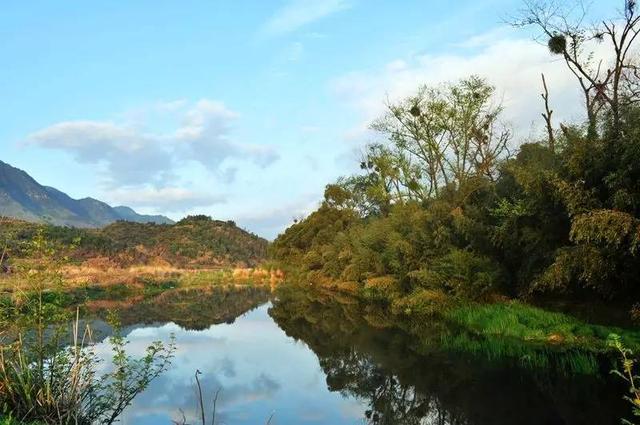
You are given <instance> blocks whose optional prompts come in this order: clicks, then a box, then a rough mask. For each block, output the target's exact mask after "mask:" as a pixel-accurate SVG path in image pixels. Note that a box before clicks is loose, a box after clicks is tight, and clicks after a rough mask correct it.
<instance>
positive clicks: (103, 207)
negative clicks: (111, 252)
mask: <svg viewBox="0 0 640 425" xmlns="http://www.w3.org/2000/svg"><path fill="white" fill-rule="evenodd" d="M0 216H6V217H12V218H18V219H22V220H26V221H33V222H39V223H51V224H55V225H58V226H71V227H87V228H90V227H102V226H106V225H108V224H110V223H114V222H116V221H119V220H125V221H132V222H137V223H158V224H172V223H173V221H172V220H171V219H169V218H168V217H165V216H162V215H144V214H138V213H137V212H135V211H134V210H133V209H131V208H129V207H125V206H117V207H112V206H110V205H108V204H106V203H105V202H102V201H99V200H97V199H93V198H82V199H73V198H71V197H70V196H69V195H67V194H66V193H64V192H61V191H60V190H58V189H55V188H53V187H49V186H43V185H41V184H40V183H38V182H37V181H36V180H34V179H33V178H32V177H31V176H30V175H29V174H27V173H26V172H24V171H23V170H20V169H18V168H15V167H12V166H11V165H9V164H7V163H5V162H2V161H0Z"/></svg>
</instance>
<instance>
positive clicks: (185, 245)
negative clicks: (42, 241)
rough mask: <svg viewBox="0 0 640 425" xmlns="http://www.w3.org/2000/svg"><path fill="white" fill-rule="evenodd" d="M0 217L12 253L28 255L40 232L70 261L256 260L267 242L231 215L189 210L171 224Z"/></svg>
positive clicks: (176, 263)
mask: <svg viewBox="0 0 640 425" xmlns="http://www.w3.org/2000/svg"><path fill="white" fill-rule="evenodd" d="M0 220H3V222H1V224H0V242H2V241H6V243H7V245H8V246H9V253H10V255H11V256H12V258H21V257H28V256H29V252H28V248H29V243H30V241H32V240H33V238H34V236H36V234H37V233H38V232H43V233H44V236H45V237H46V238H47V240H50V241H52V242H54V243H55V244H56V245H57V246H58V247H59V249H60V250H62V251H68V254H69V256H70V257H71V259H72V260H74V261H78V262H86V261H89V262H90V263H96V264H99V265H101V266H113V267H126V266H132V265H155V266H157V265H167V266H173V267H189V268H210V267H219V266H241V267H243V266H255V265H257V264H258V263H259V262H261V261H262V260H263V259H264V257H265V254H266V249H267V245H268V242H267V241H266V240H265V239H263V238H261V237H259V236H256V235H254V234H252V233H249V232H247V231H245V230H243V229H241V228H239V227H237V226H236V224H235V223H234V222H233V221H220V220H213V219H211V218H210V217H207V216H189V217H186V218H184V219H182V220H180V221H179V222H177V223H175V224H155V223H134V222H128V221H118V222H115V223H112V224H110V225H108V226H105V227H103V228H101V229H80V228H71V227H61V226H53V225H49V224H37V223H29V222H25V221H21V220H7V219H6V218H4V219H3V218H0Z"/></svg>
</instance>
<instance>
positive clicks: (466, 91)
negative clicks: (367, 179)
mask: <svg viewBox="0 0 640 425" xmlns="http://www.w3.org/2000/svg"><path fill="white" fill-rule="evenodd" d="M494 91H495V90H494V88H493V87H492V86H490V85H489V84H487V83H486V81H484V80H483V79H481V78H479V77H475V76H472V77H470V78H467V79H464V80H461V81H459V82H458V83H456V84H445V85H442V86H439V87H436V88H429V87H426V86H423V87H421V88H420V89H419V90H418V92H417V93H416V94H415V95H413V96H410V97H408V98H406V99H404V100H401V101H400V102H398V103H389V104H388V105H387V107H388V112H387V114H386V115H385V116H383V117H382V118H380V119H378V120H377V121H375V122H374V123H373V125H372V128H373V129H374V130H377V131H379V132H381V133H383V134H385V135H386V136H387V137H388V139H389V142H390V147H388V148H386V149H384V150H382V149H377V150H378V151H380V152H381V153H384V155H377V156H375V157H374V158H376V159H378V161H377V162H376V161H370V162H367V163H365V165H366V168H367V169H371V168H373V169H374V170H375V171H376V172H378V173H380V174H381V175H383V176H385V177H387V178H388V179H389V180H390V182H391V183H392V187H391V188H390V189H391V190H390V192H393V193H397V195H396V196H395V198H396V199H404V198H409V199H418V200H421V201H423V202H424V201H427V200H428V199H431V198H433V197H436V196H438V195H439V194H441V192H442V191H443V189H444V188H449V189H454V190H456V191H459V192H460V193H461V195H462V196H461V199H464V197H466V196H468V195H469V194H470V193H472V192H473V191H474V190H475V187H474V186H475V184H474V180H475V179H476V178H477V177H482V178H486V179H489V180H492V181H493V180H495V178H496V177H497V173H498V168H497V165H498V160H499V159H500V158H503V157H505V156H507V155H508V142H509V140H510V139H511V132H510V131H509V130H508V129H507V128H506V127H505V126H504V125H502V124H501V123H500V121H499V117H500V113H501V112H502V107H501V106H499V105H494V104H493V103H492V99H493V95H494ZM381 159H385V162H384V163H383V164H382V165H381V164H380V163H381ZM371 165H373V167H371Z"/></svg>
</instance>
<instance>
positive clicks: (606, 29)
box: [511, 0, 640, 140]
mask: <svg viewBox="0 0 640 425" xmlns="http://www.w3.org/2000/svg"><path fill="white" fill-rule="evenodd" d="M586 17H587V9H586V7H585V5H584V3H583V2H582V1H581V0H576V1H575V2H574V3H573V4H572V6H571V7H567V6H566V5H565V4H564V3H562V4H561V3H559V2H557V1H554V0H550V1H546V0H525V3H524V8H523V9H522V11H521V12H520V15H519V16H518V17H517V18H515V19H513V20H512V22H511V23H512V24H513V25H515V26H518V27H524V26H534V27H536V28H538V29H539V31H540V33H541V34H540V35H539V38H540V39H544V40H545V41H546V44H547V46H548V47H549V50H550V51H551V53H553V54H556V55H560V56H562V58H563V59H564V61H565V63H566V65H567V67H568V68H569V70H570V71H571V72H572V73H573V75H574V76H575V77H576V79H577V81H578V83H579V85H580V88H581V89H582V93H583V95H584V100H585V107H586V112H587V119H588V124H589V135H590V136H596V135H597V126H598V117H599V115H600V113H601V111H602V110H603V108H605V107H607V108H608V109H609V111H610V112H611V121H612V128H613V132H614V140H615V139H617V136H618V135H619V132H620V107H621V105H622V98H623V89H624V88H625V80H629V79H632V78H633V77H634V75H635V73H636V70H637V66H636V65H635V64H634V61H633V51H632V46H633V45H634V42H635V41H636V38H637V35H638V32H639V31H640V16H639V15H638V14H637V8H636V0H625V2H624V9H623V10H622V11H621V12H620V16H618V17H616V18H613V19H605V20H603V21H601V22H599V23H595V24H588V23H586V22H585V21H586ZM592 43H608V46H609V47H610V49H609V50H608V53H609V54H610V58H608V59H606V60H603V59H596V57H595V52H594V50H593V49H592V47H591V46H592ZM636 76H637V75H636ZM638 93H640V90H638V91H633V92H631V94H633V95H634V96H635V95H637V94H638ZM627 94H629V93H627ZM628 97H629V96H626V98H628Z"/></svg>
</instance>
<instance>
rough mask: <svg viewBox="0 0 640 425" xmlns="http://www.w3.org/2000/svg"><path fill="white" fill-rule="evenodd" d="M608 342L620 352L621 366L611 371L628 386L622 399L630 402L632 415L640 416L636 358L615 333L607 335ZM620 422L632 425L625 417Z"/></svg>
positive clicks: (639, 388)
mask: <svg viewBox="0 0 640 425" xmlns="http://www.w3.org/2000/svg"><path fill="white" fill-rule="evenodd" d="M609 344H610V346H611V347H613V348H614V349H616V350H617V351H618V353H619V354H620V363H621V368H620V369H614V370H612V371H611V373H614V374H616V375H618V376H619V377H620V378H622V379H623V380H624V381H625V382H626V383H627V385H628V386H629V395H626V396H625V397H624V399H625V400H627V401H628V402H629V403H630V404H631V406H632V413H633V416H635V417H640V376H639V375H638V371H637V360H635V359H634V357H633V356H634V354H633V350H631V349H629V348H628V347H627V346H625V344H624V343H623V342H622V339H621V338H620V336H619V335H617V334H611V335H610V336H609ZM622 423H623V424H626V425H633V423H632V422H629V421H628V420H626V419H623V420H622Z"/></svg>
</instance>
